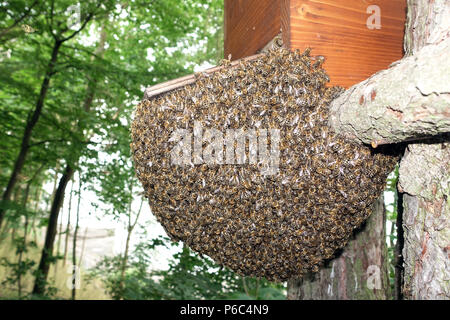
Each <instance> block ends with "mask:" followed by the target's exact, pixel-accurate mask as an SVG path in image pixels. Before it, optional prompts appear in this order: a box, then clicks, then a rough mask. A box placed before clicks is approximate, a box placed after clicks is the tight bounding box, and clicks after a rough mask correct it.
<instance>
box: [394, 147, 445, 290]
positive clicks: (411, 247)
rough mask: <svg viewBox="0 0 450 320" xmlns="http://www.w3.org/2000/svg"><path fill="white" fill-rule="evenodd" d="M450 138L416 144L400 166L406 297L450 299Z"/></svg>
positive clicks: (409, 149) (409, 150) (404, 287)
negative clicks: (402, 193) (437, 142)
mask: <svg viewBox="0 0 450 320" xmlns="http://www.w3.org/2000/svg"><path fill="white" fill-rule="evenodd" d="M449 159H450V143H444V144H430V145H426V144H410V145H409V146H408V150H407V152H406V155H405V157H404V158H403V159H402V162H401V165H400V171H399V175H400V176H399V188H401V189H402V190H401V191H403V192H404V193H405V194H404V196H403V206H404V212H403V229H404V236H405V243H404V248H403V259H404V285H403V296H404V297H405V298H406V299H450V228H449V221H450V163H449Z"/></svg>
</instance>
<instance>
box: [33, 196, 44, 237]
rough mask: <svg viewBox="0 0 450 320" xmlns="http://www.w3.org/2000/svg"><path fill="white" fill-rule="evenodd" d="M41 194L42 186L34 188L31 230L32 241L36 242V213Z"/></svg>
mask: <svg viewBox="0 0 450 320" xmlns="http://www.w3.org/2000/svg"><path fill="white" fill-rule="evenodd" d="M41 194H42V188H41V187H39V188H36V194H35V196H34V201H35V204H34V212H33V219H32V221H31V230H33V237H34V242H35V243H37V242H38V239H37V230H36V218H37V215H38V211H39V201H40V199H41Z"/></svg>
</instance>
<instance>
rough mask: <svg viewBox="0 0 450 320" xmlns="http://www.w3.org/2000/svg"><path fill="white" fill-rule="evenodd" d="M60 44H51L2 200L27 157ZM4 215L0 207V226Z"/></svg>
mask: <svg viewBox="0 0 450 320" xmlns="http://www.w3.org/2000/svg"><path fill="white" fill-rule="evenodd" d="M61 44H62V42H61V41H57V40H56V41H55V42H54V44H53V49H52V55H51V58H50V61H49V63H48V66H47V70H46V72H45V76H44V80H43V81H42V85H41V91H40V93H39V97H38V100H37V102H36V106H35V108H34V110H33V112H32V113H30V114H29V116H28V119H27V124H26V126H25V131H24V134H23V137H22V143H21V146H20V151H19V155H18V156H17V158H16V161H15V162H14V168H13V170H12V172H11V176H10V177H9V180H8V185H7V186H6V189H5V191H4V193H3V196H2V202H8V201H9V200H10V197H11V193H12V191H13V189H14V186H15V185H16V183H17V178H18V176H19V174H20V172H22V169H23V166H24V164H25V159H26V157H27V154H28V150H29V148H30V140H31V134H32V132H33V129H34V127H35V125H36V123H37V122H38V120H39V117H40V116H41V113H42V108H43V107H44V101H45V98H46V96H47V92H48V89H49V87H50V79H51V78H52V76H53V74H54V71H55V65H56V61H57V59H58V53H59V49H60V48H61ZM4 216H5V210H4V209H1V208H0V227H1V225H2V222H3V218H4Z"/></svg>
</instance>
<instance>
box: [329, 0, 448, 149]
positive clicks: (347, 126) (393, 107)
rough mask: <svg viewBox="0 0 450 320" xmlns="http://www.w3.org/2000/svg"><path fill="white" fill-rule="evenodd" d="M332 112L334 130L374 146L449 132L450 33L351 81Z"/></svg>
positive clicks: (334, 102) (334, 104)
mask: <svg viewBox="0 0 450 320" xmlns="http://www.w3.org/2000/svg"><path fill="white" fill-rule="evenodd" d="M449 5H450V4H449ZM448 19H450V17H448ZM330 112H331V115H330V125H331V126H332V127H333V128H334V129H335V131H336V132H338V133H340V134H343V135H345V136H346V137H348V138H351V139H357V140H359V141H361V142H363V143H369V144H372V145H373V146H374V147H376V146H377V145H379V144H386V143H395V142H402V141H408V140H417V139H420V138H425V137H430V136H435V135H439V134H442V133H445V132H449V131H450V38H448V39H445V40H442V41H441V42H439V43H437V44H433V45H428V46H426V47H423V48H422V49H420V50H418V51H417V52H416V53H415V54H414V56H410V57H406V58H403V59H402V60H400V61H398V62H396V63H394V66H393V67H391V68H390V69H387V70H383V71H380V72H378V73H376V74H375V75H373V76H372V77H370V78H369V79H367V80H365V81H363V82H361V83H359V84H357V85H355V86H353V87H351V88H350V89H349V90H347V91H346V92H344V93H343V94H342V95H341V96H340V97H338V98H337V99H335V100H334V101H333V102H332V103H331V106H330Z"/></svg>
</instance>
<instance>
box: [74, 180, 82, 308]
mask: <svg viewBox="0 0 450 320" xmlns="http://www.w3.org/2000/svg"><path fill="white" fill-rule="evenodd" d="M78 179H79V181H78V183H79V184H78V202H77V213H76V221H75V229H74V231H73V240H72V300H75V297H76V293H77V291H76V290H77V287H76V277H77V276H78V275H77V272H76V271H77V269H76V267H77V238H78V229H79V227H80V224H79V222H80V202H81V174H79V173H78Z"/></svg>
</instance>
